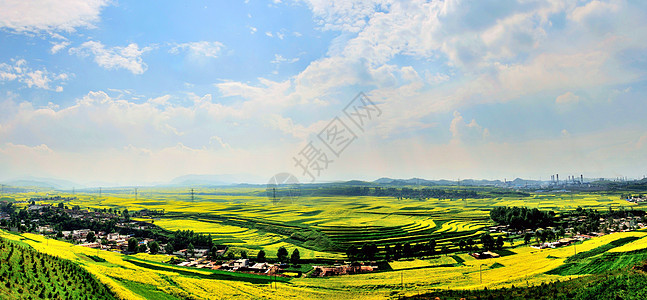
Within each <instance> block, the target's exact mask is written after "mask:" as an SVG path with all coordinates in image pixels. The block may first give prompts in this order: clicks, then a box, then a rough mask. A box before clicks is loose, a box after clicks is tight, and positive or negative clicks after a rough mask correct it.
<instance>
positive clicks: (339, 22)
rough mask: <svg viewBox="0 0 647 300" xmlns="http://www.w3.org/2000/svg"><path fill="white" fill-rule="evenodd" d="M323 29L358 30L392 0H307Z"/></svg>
mask: <svg viewBox="0 0 647 300" xmlns="http://www.w3.org/2000/svg"><path fill="white" fill-rule="evenodd" d="M304 2H306V3H307V4H308V6H309V7H310V10H312V12H313V14H314V15H315V17H316V19H317V21H318V22H319V25H321V28H322V29H323V30H341V31H349V32H358V31H360V30H361V29H362V28H364V26H366V24H367V23H368V21H369V19H370V17H371V16H373V15H374V14H376V11H377V10H378V9H379V10H382V9H385V8H387V7H389V5H390V2H391V1H386V0H377V1H347V0H334V1H326V0H305V1H304Z"/></svg>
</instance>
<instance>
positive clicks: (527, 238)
mask: <svg viewBox="0 0 647 300" xmlns="http://www.w3.org/2000/svg"><path fill="white" fill-rule="evenodd" d="M531 239H532V234H530V232H526V234H524V235H523V243H524V244H526V245H528V244H529V243H530V240H531Z"/></svg>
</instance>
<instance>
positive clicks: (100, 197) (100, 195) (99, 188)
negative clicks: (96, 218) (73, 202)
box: [99, 187, 101, 198]
mask: <svg viewBox="0 0 647 300" xmlns="http://www.w3.org/2000/svg"><path fill="white" fill-rule="evenodd" d="M99 198H101V187H99Z"/></svg>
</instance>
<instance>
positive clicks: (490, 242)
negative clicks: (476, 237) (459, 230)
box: [481, 233, 494, 250]
mask: <svg viewBox="0 0 647 300" xmlns="http://www.w3.org/2000/svg"><path fill="white" fill-rule="evenodd" d="M481 244H483V249H485V250H492V249H493V248H494V238H492V236H491V235H490V234H489V233H484V234H483V235H482V236H481Z"/></svg>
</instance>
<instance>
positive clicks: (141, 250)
mask: <svg viewBox="0 0 647 300" xmlns="http://www.w3.org/2000/svg"><path fill="white" fill-rule="evenodd" d="M146 250H148V246H146V244H145V243H142V244H141V245H139V247H138V249H137V251H138V252H141V253H145V252H146Z"/></svg>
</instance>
